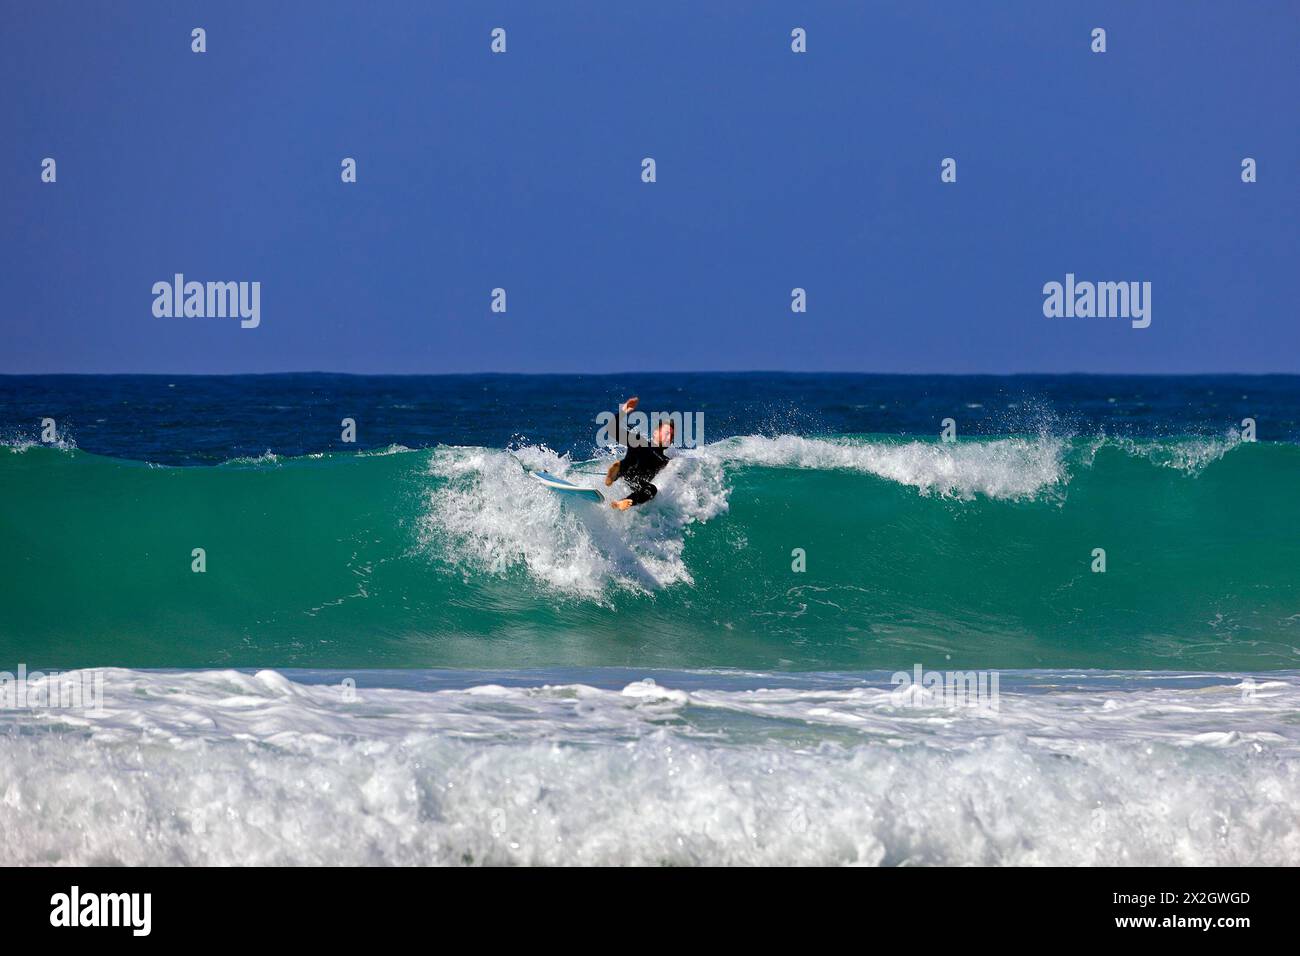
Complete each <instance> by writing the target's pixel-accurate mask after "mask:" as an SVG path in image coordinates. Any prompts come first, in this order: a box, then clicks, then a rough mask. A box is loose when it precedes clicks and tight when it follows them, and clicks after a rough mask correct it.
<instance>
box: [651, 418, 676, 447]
mask: <svg viewBox="0 0 1300 956" xmlns="http://www.w3.org/2000/svg"><path fill="white" fill-rule="evenodd" d="M674 434H675V432H674V429H673V420H672V419H671V418H661V419H659V424H658V426H656V428H655V435H654V438H655V444H656V445H658V446H659V447H660V448H667V447H668V446H669V445H671V444H672V443H673V435H674Z"/></svg>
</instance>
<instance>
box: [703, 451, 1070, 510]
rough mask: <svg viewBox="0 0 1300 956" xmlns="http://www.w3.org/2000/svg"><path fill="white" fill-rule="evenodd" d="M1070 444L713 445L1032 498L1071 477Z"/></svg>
mask: <svg viewBox="0 0 1300 956" xmlns="http://www.w3.org/2000/svg"><path fill="white" fill-rule="evenodd" d="M1065 448H1066V443H1065V442H1064V441H1063V440H1062V439H1057V438H1051V437H1047V436H1043V437H1039V438H1033V439H1026V438H998V439H989V440H975V441H958V442H939V441H868V440H862V439H848V438H841V439H825V438H803V437H800V436H798V435H780V436H778V437H776V438H765V437H762V436H758V435H748V436H745V437H742V438H728V439H725V440H723V441H720V442H717V443H715V444H713V445H709V446H708V447H707V448H706V449H705V450H704V453H705V455H707V456H710V457H713V458H716V459H718V460H721V461H725V462H733V463H740V464H747V465H766V466H769V467H779V468H810V469H824V470H840V471H857V472H864V473H866V474H870V475H875V476H876V477H878V478H884V479H885V480H887V481H894V482H897V483H899V484H902V485H908V486H910V487H913V488H915V489H917V490H918V491H920V492H921V493H922V494H925V495H938V496H942V497H946V498H961V499H971V498H974V497H976V496H977V495H978V496H983V497H987V498H1006V499H1019V498H1032V497H1034V496H1036V495H1038V494H1040V493H1042V492H1044V491H1045V490H1047V489H1050V488H1053V487H1054V486H1057V485H1059V484H1060V483H1061V482H1063V481H1065V479H1066V478H1067V471H1066V467H1065V462H1064V450H1065Z"/></svg>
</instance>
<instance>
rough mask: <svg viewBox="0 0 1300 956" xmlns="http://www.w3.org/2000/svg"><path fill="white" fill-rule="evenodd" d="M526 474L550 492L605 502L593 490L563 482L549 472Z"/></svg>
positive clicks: (602, 497)
mask: <svg viewBox="0 0 1300 956" xmlns="http://www.w3.org/2000/svg"><path fill="white" fill-rule="evenodd" d="M528 474H530V475H532V476H533V480H534V481H537V482H539V483H541V484H543V485H545V486H546V487H547V488H550V489H551V490H552V491H555V492H558V493H559V494H562V495H573V496H574V497H576V498H586V499H588V500H589V501H604V500H605V496H604V495H602V494H601V493H600V492H599V491H597V490H596V489H595V488H584V487H582V486H581V485H575V484H574V483H573V482H571V481H565V480H564V479H563V478H557V477H555V476H554V475H552V474H550V473H549V472H545V471H530V472H529V473H528Z"/></svg>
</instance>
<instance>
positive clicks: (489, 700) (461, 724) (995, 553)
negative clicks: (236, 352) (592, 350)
mask: <svg viewBox="0 0 1300 956" xmlns="http://www.w3.org/2000/svg"><path fill="white" fill-rule="evenodd" d="M631 394H637V395H639V396H640V397H641V408H642V409H643V410H645V411H654V412H662V413H673V412H681V413H684V414H695V413H701V414H702V422H703V429H704V434H703V439H704V440H703V442H702V443H701V444H700V445H699V446H698V447H694V448H685V449H680V450H678V452H677V453H676V455H675V458H674V460H673V462H672V463H671V464H670V465H669V467H668V469H667V470H666V471H665V472H664V473H663V474H661V475H660V476H659V478H658V479H657V483H658V485H659V488H660V493H659V495H658V496H657V497H656V498H655V499H654V501H652V502H650V503H649V504H647V505H645V506H643V507H641V508H635V509H632V510H631V511H630V512H627V513H615V512H613V511H611V510H610V509H608V508H607V507H603V506H600V505H596V504H593V503H589V502H583V501H579V500H573V499H565V498H562V497H560V496H557V495H555V494H553V493H552V492H550V491H548V490H547V489H545V488H542V487H541V486H539V485H537V484H536V483H535V482H533V481H532V480H531V479H530V478H529V477H528V475H527V474H526V469H528V468H532V469H544V470H546V471H549V472H551V473H553V474H556V475H561V476H565V477H568V478H569V479H571V480H574V481H578V482H585V483H588V484H591V485H593V486H599V479H600V477H601V476H602V475H603V473H604V470H605V468H606V467H607V465H608V464H609V462H610V461H612V460H613V457H612V455H613V451H612V450H611V449H608V448H602V447H599V446H598V445H597V443H596V435H597V430H598V429H599V423H598V421H597V415H598V414H599V413H600V412H602V411H608V410H610V409H612V408H613V407H615V406H616V405H617V404H618V402H620V401H621V400H622V399H624V398H626V397H627V396H628V395H631ZM345 419H350V420H351V421H352V422H353V423H354V426H355V438H356V440H355V442H346V441H344V440H343V433H344V429H345V424H344V420H345ZM48 420H52V422H51V421H48ZM945 420H950V422H948V423H947V427H948V430H949V431H950V432H952V433H954V434H953V435H952V437H954V438H955V440H953V441H945V440H943V439H942V438H941V432H942V431H943V430H944V428H945ZM1252 428H1253V430H1254V433H1253V434H1252V432H1251V429H1252ZM1252 438H1257V440H1251V439H1252ZM0 442H2V443H3V447H2V448H0V491H2V492H3V494H2V495H0V580H3V581H4V595H3V600H2V601H0V671H6V670H7V671H8V672H9V674H8V675H6V674H3V673H0V702H2V703H4V704H5V706H4V707H3V708H0V766H2V767H3V768H4V769H3V770H2V771H0V833H4V834H5V836H6V839H5V840H4V841H3V844H2V845H3V846H4V849H3V850H0V862H4V863H33V862H36V863H90V864H98V863H148V862H156V863H203V862H208V863H257V862H268V863H365V862H371V863H451V864H478V863H664V864H678V863H867V864H883V865H905V864H926V863H985V864H997V863H1058V864H1074V863H1096V864H1117V865H1123V864H1152V863H1291V864H1294V863H1297V862H1300V769H1297V768H1298V767H1300V764H1297V762H1296V756H1297V747H1298V746H1300V721H1298V720H1297V719H1296V715H1297V700H1300V670H1298V669H1297V668H1300V540H1298V538H1297V529H1300V504H1298V503H1297V500H1296V491H1297V488H1300V485H1298V484H1297V480H1296V475H1297V472H1298V470H1300V377H1293V376H1262V377H1255V376H1183V377H1112V376H1013V377H996V376H976V377H962V376H875V375H851V374H785V373H745V374H703V373H693V374H666V373H665V374H637V375H631V374H625V375H590V376H566V375H554V376H506V375H473V376H436V377H423V376H407V377H390V376H341V375H325V374H320V375H312V374H303V375H266V376H174V377H168V376H4V377H0ZM200 554H201V558H200V557H198V555H200ZM200 566H201V570H196V567H200ZM20 667H22V668H24V669H25V671H26V673H27V674H28V675H29V676H28V679H27V683H26V684H22V685H20V684H19V683H18V681H17V674H18V669H19V668H20ZM92 670H93V671H96V672H97V673H98V674H99V675H101V677H102V694H101V699H99V701H98V705H97V706H96V707H94V708H85V707H83V708H73V707H55V706H49V705H48V701H49V699H50V696H51V692H52V689H53V688H56V687H57V683H58V681H60V680H69V679H73V678H76V677H78V676H79V675H85V674H87V673H89V672H91V671H92ZM33 671H38V672H41V673H43V674H45V675H46V676H40V675H39V674H38V675H36V676H31V672H33ZM914 671H915V672H916V673H918V674H919V673H922V672H938V673H941V674H947V675H951V674H952V673H973V672H976V671H978V672H980V674H981V675H988V676H990V677H992V678H994V685H993V686H994V690H993V698H994V699H993V702H992V706H987V704H988V701H987V700H984V701H981V702H980V703H979V704H975V705H972V704H971V703H970V702H969V701H964V702H962V701H959V702H957V703H954V702H953V701H951V700H947V699H939V698H937V697H936V696H935V695H934V694H927V693H926V692H925V691H924V689H922V688H918V687H915V686H914V687H912V688H911V690H910V691H909V692H906V693H905V692H904V691H905V690H906V686H905V685H906V681H903V682H902V684H903V685H904V686H903V687H902V689H900V681H899V679H898V677H896V676H895V675H897V674H900V673H901V674H911V673H913V672H914ZM51 672H60V673H61V674H62V675H63V676H62V677H56V676H51ZM6 676H8V677H10V678H11V679H10V680H8V681H7V680H6ZM20 688H21V689H23V690H25V691H27V692H29V694H28V698H29V699H28V701H27V704H24V702H23V701H22V700H20V699H19V695H18V693H17V692H18V690H19V689H20ZM33 688H35V690H36V691H37V694H36V696H37V697H40V698H41V700H43V701H45V702H46V703H45V704H43V705H39V706H30V697H31V694H30V691H32V689H33ZM55 696H57V695H55Z"/></svg>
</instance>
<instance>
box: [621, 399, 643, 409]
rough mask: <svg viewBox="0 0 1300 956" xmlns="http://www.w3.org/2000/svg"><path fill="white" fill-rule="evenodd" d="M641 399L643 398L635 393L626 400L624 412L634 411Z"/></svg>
mask: <svg viewBox="0 0 1300 956" xmlns="http://www.w3.org/2000/svg"><path fill="white" fill-rule="evenodd" d="M639 401H641V399H639V398H637V397H636V396H635V395H633V396H632V397H631V398H629V399H628V400H627V401H626V402H624V403H623V411H624V412H630V411H632V409H634V408H636V405H637V402H639Z"/></svg>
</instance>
